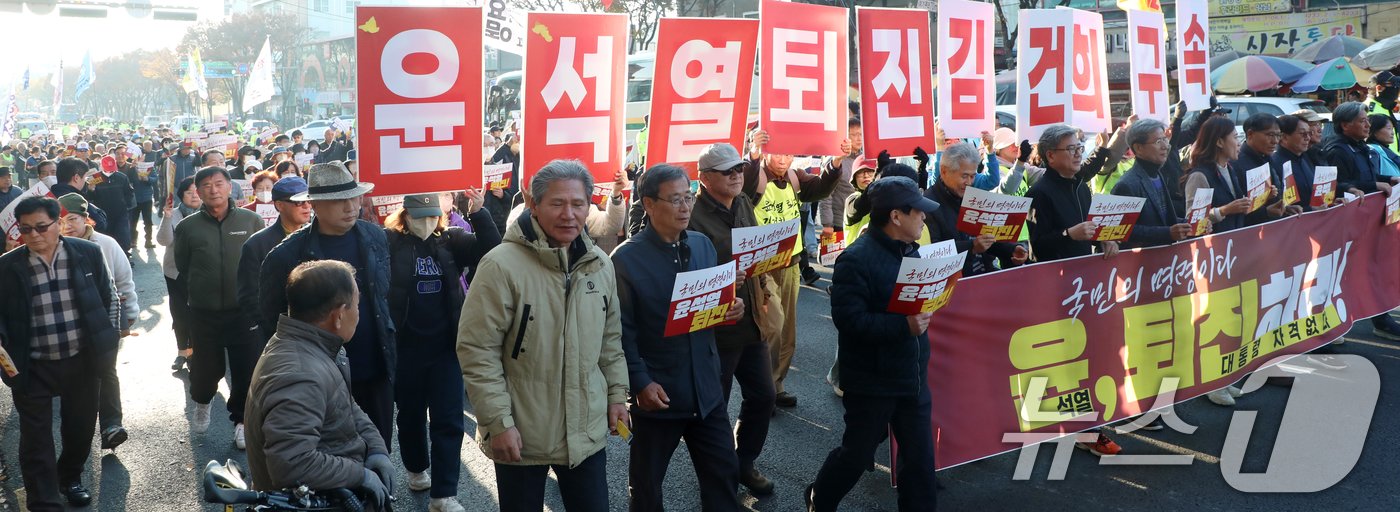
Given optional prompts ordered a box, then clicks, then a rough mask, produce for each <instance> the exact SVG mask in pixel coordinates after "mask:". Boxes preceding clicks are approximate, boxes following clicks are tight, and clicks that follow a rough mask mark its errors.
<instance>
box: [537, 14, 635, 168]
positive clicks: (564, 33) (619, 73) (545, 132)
mask: <svg viewBox="0 0 1400 512" xmlns="http://www.w3.org/2000/svg"><path fill="white" fill-rule="evenodd" d="M527 20H528V21H527V24H528V25H529V27H530V33H529V36H528V37H527V38H526V43H525V77H524V83H523V84H522V86H521V90H522V91H524V111H525V112H529V115H527V116H525V120H524V123H525V131H524V133H523V134H522V135H521V138H522V139H523V149H522V152H523V153H524V160H523V161H522V162H521V166H520V169H521V173H522V174H524V176H522V177H521V179H522V180H523V181H524V182H526V183H528V182H529V181H530V178H531V177H532V176H533V175H534V171H535V170H537V169H539V168H541V167H544V166H545V164H548V163H549V162H550V161H552V160H557V159H569V160H579V161H581V162H583V165H584V166H586V167H588V170H589V171H590V172H592V173H593V180H594V181H595V182H611V181H612V179H613V173H614V172H617V170H619V169H622V168H623V155H622V149H623V134H624V132H623V122H624V120H625V117H626V112H625V110H626V109H624V108H623V107H625V106H626V103H625V102H624V101H623V91H624V90H625V89H626V87H627V81H626V74H625V73H626V69H627V15H626V14H565V13H540V12H532V13H530V14H529V16H528V17H527Z"/></svg>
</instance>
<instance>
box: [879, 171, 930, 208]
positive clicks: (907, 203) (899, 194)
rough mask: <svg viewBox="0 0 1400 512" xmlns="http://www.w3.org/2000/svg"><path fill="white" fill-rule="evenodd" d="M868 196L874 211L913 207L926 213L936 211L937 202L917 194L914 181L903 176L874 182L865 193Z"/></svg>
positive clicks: (916, 186) (917, 188) (887, 177)
mask: <svg viewBox="0 0 1400 512" xmlns="http://www.w3.org/2000/svg"><path fill="white" fill-rule="evenodd" d="M865 193H866V194H867V195H869V196H870V206H871V208H872V209H874V210H876V211H886V210H900V209H904V208H908V207H911V206H912V207H915V208H918V209H920V210H923V211H924V212H926V213H931V212H933V211H934V210H937V209H938V202H937V201H934V200H932V199H929V198H927V197H924V195H923V194H920V193H919V186H918V185H915V184H914V180H911V179H909V178H906V177H904V176H886V177H884V178H880V179H878V180H875V181H874V182H873V183H871V184H870V188H869V189H867V190H866V192H865Z"/></svg>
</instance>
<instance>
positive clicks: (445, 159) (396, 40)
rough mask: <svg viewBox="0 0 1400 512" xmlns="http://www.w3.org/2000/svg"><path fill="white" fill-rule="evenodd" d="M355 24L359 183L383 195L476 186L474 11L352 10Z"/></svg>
mask: <svg viewBox="0 0 1400 512" xmlns="http://www.w3.org/2000/svg"><path fill="white" fill-rule="evenodd" d="M371 18H373V19H374V23H373V24H372V25H374V30H373V31H371V30H369V28H367V27H366V26H365V24H367V23H369V20H370V19H371ZM355 20H356V21H355V24H356V26H357V27H359V28H358V29H357V30H356V31H355V44H356V48H357V53H358V55H359V58H358V63H357V69H358V71H359V77H360V78H359V82H358V83H359V89H358V94H357V96H358V98H359V100H358V101H359V106H358V109H359V112H360V116H361V118H362V119H361V121H360V123H359V125H360V133H359V141H360V143H359V144H358V147H359V150H360V155H359V159H358V161H359V168H360V181H365V182H369V183H374V184H375V189H374V192H375V193H377V194H383V195H403V194H417V193H425V192H444V191H449V190H461V189H463V188H466V187H480V186H481V181H480V180H481V173H480V172H478V171H477V166H479V165H481V160H482V156H481V145H480V144H476V143H475V141H476V139H477V138H478V137H480V136H481V132H482V128H481V124H482V110H481V109H482V106H481V89H482V82H481V74H482V56H481V44H482V43H481V8H480V7H433V8H422V7H359V8H357V9H356V11H355ZM469 142H470V143H469Z"/></svg>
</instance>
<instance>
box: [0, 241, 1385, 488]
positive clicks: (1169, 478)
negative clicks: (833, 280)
mask: <svg viewBox="0 0 1400 512" xmlns="http://www.w3.org/2000/svg"><path fill="white" fill-rule="evenodd" d="M160 251H161V250H160V249H157V250H145V249H143V250H141V251H139V252H138V254H137V256H136V262H135V267H136V276H137V288H138V291H139V294H140V297H141V307H142V311H141V318H140V321H139V322H138V324H137V331H138V333H139V334H138V335H136V336H134V337H130V338H127V339H126V340H125V343H124V346H123V347H122V351H121V356H120V360H119V365H120V369H119V372H120V376H121V379H122V392H123V405H124V408H125V424H126V428H127V429H128V430H129V431H130V434H131V439H130V441H128V442H127V443H126V444H125V445H123V446H121V447H120V448H119V449H118V450H116V451H115V452H107V453H103V452H101V451H99V450H98V449H97V442H96V440H94V443H93V445H94V446H93V455H94V456H93V457H92V459H91V460H90V464H89V466H90V471H89V472H88V473H87V475H85V477H84V481H85V482H86V483H87V484H88V486H89V488H90V489H91V490H92V491H93V493H94V494H95V497H96V498H95V501H94V504H93V506H92V507H91V509H93V510H102V511H116V510H134V511H138V510H139V511H184V510H210V511H213V510H222V508H221V507H217V506H214V505H209V504H204V503H202V500H201V495H200V490H199V489H200V488H199V482H200V472H201V470H202V468H203V466H204V464H205V463H207V462H208V461H210V460H220V461H222V460H225V459H235V460H238V461H240V462H242V461H245V460H246V457H245V455H244V453H243V452H241V451H239V450H237V449H236V448H235V447H234V446H233V443H232V430H233V426H232V425H231V424H230V423H229V422H228V421H227V419H226V418H227V416H225V415H222V414H221V412H222V411H223V407H224V404H223V398H222V397H224V396H227V391H226V389H224V390H221V393H220V396H218V397H216V398H215V402H214V412H215V414H214V421H213V422H212V425H211V427H210V429H209V431H208V432H207V433H205V434H195V433H193V432H191V430H190V428H189V419H188V418H189V417H190V415H191V413H192V409H193V407H192V402H190V401H189V399H188V394H187V388H188V381H187V379H186V375H185V373H184V372H180V373H172V372H171V371H170V363H171V360H172V359H173V357H174V355H175V343H174V339H173V336H172V335H171V332H170V318H169V313H168V307H167V298H166V293H165V284H164V280H163V279H162V274H161V270H160V265H159V261H160V260H159V257H160ZM827 283H828V281H827V280H826V279H823V280H822V281H821V282H820V283H819V284H818V286H817V287H807V288H804V289H803V290H802V293H801V297H800V300H799V305H798V308H799V314H800V318H801V319H802V320H801V321H800V322H799V326H798V332H799V340H798V350H797V354H796V358H795V359H794V362H793V368H792V371H791V373H790V374H789V377H788V384H787V387H788V389H789V390H790V391H792V392H794V393H795V394H796V395H797V396H798V398H799V403H798V406H797V407H796V408H792V409H782V410H780V411H779V413H778V415H777V416H776V417H775V418H774V420H773V425H772V429H771V431H770V433H769V436H768V443H767V446H766V449H765V451H764V453H763V455H762V456H761V457H760V458H759V460H758V467H759V469H760V470H762V471H763V472H765V473H766V474H767V475H768V476H769V477H770V478H772V479H773V480H774V481H775V482H776V484H777V492H776V494H775V495H773V496H771V497H767V498H764V499H755V498H754V497H752V496H749V495H747V494H744V495H743V500H744V503H745V504H746V505H748V506H750V507H752V508H753V509H754V510H759V511H796V510H801V509H802V495H801V492H802V489H803V488H804V487H805V486H806V484H807V483H808V482H809V481H811V480H812V479H813V478H814V476H815V475H816V472H817V469H818V468H819V467H820V465H821V463H822V461H823V460H824V459H825V458H826V455H827V453H828V452H829V451H830V450H831V449H832V448H833V447H835V446H836V445H837V444H838V443H839V440H840V435H841V432H842V413H843V408H842V406H841V403H840V400H839V399H838V398H837V397H836V396H835V395H834V394H833V393H832V390H831V388H830V386H828V385H827V384H826V383H825V382H824V377H825V375H826V371H827V368H828V366H829V365H830V363H831V359H832V354H833V353H834V349H835V345H836V331H835V329H834V328H833V327H832V324H831V320H830V307H829V301H828V298H827V295H826V293H825V291H824V289H825V286H826V284H827ZM196 293H197V292H196ZM1014 295H1015V294H1014V293H1009V294H1008V296H1014ZM935 332H936V326H935ZM1347 338H1348V339H1349V341H1350V342H1349V343H1347V344H1345V345H1342V346H1340V347H1339V348H1338V349H1337V352H1338V353H1347V354H1356V355H1360V356H1363V357H1365V358H1367V359H1369V360H1370V361H1371V362H1372V363H1374V365H1375V366H1376V367H1377V369H1378V371H1379V374H1380V378H1381V381H1380V382H1381V389H1380V396H1379V401H1378V403H1377V404H1376V409H1375V414H1374V416H1373V418H1372V421H1371V424H1370V431H1369V434H1368V435H1366V439H1365V445H1364V448H1363V449H1362V452H1361V455H1360V460H1359V461H1358V463H1357V464H1356V466H1355V468H1354V469H1353V470H1352V471H1351V472H1350V473H1349V474H1348V475H1347V476H1346V477H1345V478H1344V479H1343V480H1341V482H1340V483H1337V484H1336V485H1334V486H1331V487H1330V488H1327V489H1325V490H1322V491H1319V492H1313V493H1272V494H1250V493H1244V492H1241V491H1237V490H1235V489H1233V488H1232V487H1231V486H1230V485H1229V484H1228V483H1227V482H1226V481H1225V479H1224V478H1223V477H1222V470H1221V464H1220V457H1221V453H1222V446H1223V444H1224V437H1225V433H1226V429H1227V426H1228V425H1229V424H1230V421H1231V414H1232V413H1234V412H1238V411H1258V419H1257V421H1256V423H1255V426H1254V430H1253V435H1252V436H1251V437H1250V442H1249V445H1248V449H1247V451H1246V452H1245V461H1244V464H1243V468H1244V471H1245V472H1260V471H1263V470H1264V468H1266V467H1267V465H1268V462H1269V459H1270V457H1271V451H1272V450H1273V448H1271V447H1272V446H1273V443H1274V438H1275V437H1276V433H1277V431H1278V425H1279V422H1280V420H1281V418H1282V417H1283V408H1284V405H1285V403H1286V401H1287V400H1288V395H1289V391H1290V389H1289V388H1287V387H1283V386H1265V387H1264V388H1262V389H1260V390H1259V391H1257V392H1254V393H1251V394H1248V395H1246V396H1244V397H1243V398H1241V399H1240V401H1239V405H1238V406H1237V407H1236V408H1235V409H1234V410H1231V409H1227V408H1223V407H1218V406H1215V405H1212V404H1210V403H1209V402H1207V401H1205V400H1204V399H1197V400H1193V401H1190V402H1188V403H1185V404H1182V405H1180V406H1178V407H1177V408H1176V411H1177V415H1178V416H1179V417H1180V418H1182V419H1183V420H1185V421H1186V422H1187V423H1189V424H1191V425H1195V426H1197V427H1199V428H1198V429H1197V430H1196V432H1195V433H1193V434H1190V435H1187V434H1183V433H1180V432H1176V431H1173V430H1171V429H1168V430H1165V431H1161V432H1155V433H1154V432H1138V433H1132V434H1122V435H1117V436H1115V439H1116V440H1117V441H1118V442H1119V443H1120V444H1121V445H1122V446H1123V449H1124V454H1186V455H1190V456H1191V457H1192V463H1191V464H1190V465H1189V466H1150V467H1148V466H1119V467H1108V466H1100V465H1099V464H1098V460H1097V459H1096V458H1095V457H1093V456H1091V455H1089V454H1088V453H1087V452H1084V451H1080V450H1074V451H1073V453H1072V455H1071V459H1070V462H1069V469H1068V474H1067V476H1066V477H1065V478H1064V479H1063V480H1060V481H1047V478H1046V475H1047V473H1048V472H1049V467H1050V464H1051V459H1052V455H1051V452H1052V450H1051V449H1050V447H1048V446H1047V447H1046V448H1045V449H1042V450H1041V451H1040V453H1039V456H1038V457H1037V458H1036V464H1035V470H1034V471H1033V472H1032V474H1031V478H1030V479H1029V480H1024V481H1016V480H1013V478H1012V475H1013V471H1014V469H1015V466H1016V463H1017V453H1014V452H1013V453H1008V454H1003V455H1000V456H996V457H992V458H989V459H985V460H982V461H978V462H973V463H970V464H966V465H963V466H959V467H956V468H952V469H949V470H945V471H942V472H940V473H939V479H940V484H941V485H942V486H943V489H942V490H940V491H939V493H938V500H939V505H940V507H942V508H943V509H944V510H1026V509H1035V510H1038V511H1056V510H1066V511H1082V510H1144V509H1148V510H1239V511H1253V510H1258V511H1271V512H1273V511H1287V510H1300V511H1318V510H1329V511H1330V510H1400V486H1397V485H1396V484H1395V475H1396V474H1397V469H1400V466H1398V465H1397V463H1396V462H1395V461H1396V460H1400V448H1397V445H1396V444H1393V443H1392V442H1391V441H1392V440H1394V439H1396V438H1397V435H1400V421H1397V419H1400V414H1397V413H1396V412H1395V411H1398V410H1400V344H1395V343H1391V342H1387V341H1382V340H1379V339H1378V338H1376V337H1375V336H1374V335H1373V334H1372V333H1371V326H1370V323H1369V322H1360V323H1358V324H1357V327H1356V328H1355V329H1353V331H1352V332H1351V333H1349V334H1348V335H1347ZM968 341H969V342H975V340H968ZM1321 374H1322V375H1324V376H1326V377H1328V378H1335V379H1347V378H1348V373H1347V371H1345V370H1344V371H1336V372H1328V371H1324V372H1321ZM738 393H739V391H738V389H737V386H736V389H735V390H734V394H735V397H734V400H733V401H732V402H731V404H730V407H729V409H730V414H731V417H733V416H734V415H735V414H737V411H738ZM937 399H938V397H934V400H937ZM464 413H465V414H466V415H467V418H468V422H467V428H468V433H467V441H466V442H465V443H464V446H463V447H462V457H461V460H462V466H463V470H462V481H461V485H460V487H459V494H458V497H459V499H460V500H461V501H462V503H463V504H464V505H465V506H466V508H467V510H494V509H495V508H496V488H495V484H494V479H493V475H494V471H493V468H492V465H491V463H490V461H489V460H487V459H486V458H485V457H484V456H483V455H482V454H481V451H480V450H479V449H478V447H477V446H476V444H475V443H474V442H473V441H472V431H474V429H475V422H474V421H471V420H472V413H471V411H470V408H468V410H467V411H465V412H464ZM18 444H19V418H18V415H17V414H16V413H15V411H14V408H13V406H12V403H11V400H10V392H9V389H8V388H5V387H3V386H0V470H3V473H0V497H3V502H0V510H17V505H16V504H17V503H23V497H24V493H23V487H22V484H21V482H20V474H19V473H20V472H19V468H18V466H17V464H16V449H17V445H18ZM1274 453H1276V452H1274ZM607 455H608V470H609V488H610V494H611V502H612V508H613V509H614V510H625V509H626V503H627V500H626V497H627V455H628V447H627V446H626V445H625V444H624V443H623V442H621V441H620V440H618V439H616V438H614V439H613V440H612V442H611V445H610V446H609V448H608V451H607ZM394 459H395V462H396V463H397V462H398V457H397V455H395V456H394ZM889 465H890V463H889V457H888V452H887V451H886V450H885V449H883V448H882V449H881V450H880V451H879V452H878V455H877V457H876V468H875V470H874V471H872V472H870V473H867V474H866V476H865V478H863V479H862V480H861V482H860V483H859V484H858V485H857V486H856V487H855V489H853V490H852V492H851V494H850V495H849V496H848V498H847V499H846V501H845V502H844V503H843V505H844V506H843V509H845V510H858V511H867V510H868V511H879V510H896V509H897V508H898V507H897V502H896V493H895V490H894V489H891V487H890V483H889V477H890V475H889ZM695 482H696V479H695V475H694V471H693V470H692V468H691V464H690V460H689V456H688V455H687V453H686V450H685V449H683V448H680V449H677V451H676V454H675V457H674V459H673V461H672V464H671V467H670V471H669V472H668V473H667V475H666V487H665V492H666V502H667V507H668V508H669V509H670V510H700V505H699V501H698V500H699V498H698V494H697V493H696V492H695ZM396 488H397V489H398V491H397V497H398V501H397V503H396V504H395V507H394V508H395V510H398V511H418V510H427V503H428V496H427V493H426V492H424V493H412V492H409V491H408V490H407V474H406V473H405V472H404V471H403V470H402V469H400V473H399V477H398V482H397V484H396ZM546 493H547V499H546V501H547V508H548V509H550V510H562V509H563V508H562V505H561V502H560V500H559V497H558V491H557V486H556V485H554V483H553V482H551V483H549V484H548V488H547V491H546ZM17 500H18V501H17Z"/></svg>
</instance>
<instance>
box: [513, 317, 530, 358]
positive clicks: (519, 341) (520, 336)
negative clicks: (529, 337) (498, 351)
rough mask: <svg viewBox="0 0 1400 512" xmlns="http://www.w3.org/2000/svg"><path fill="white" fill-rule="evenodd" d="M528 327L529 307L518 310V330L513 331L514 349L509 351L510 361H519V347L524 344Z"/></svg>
mask: <svg viewBox="0 0 1400 512" xmlns="http://www.w3.org/2000/svg"><path fill="white" fill-rule="evenodd" d="M529 325H530V305H529V304H526V305H525V306H524V307H521V308H520V328H519V329H517V330H516V331H515V348H514V349H511V351H510V358H511V359H520V352H521V348H520V346H521V345H523V344H525V328H526V327H529Z"/></svg>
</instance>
